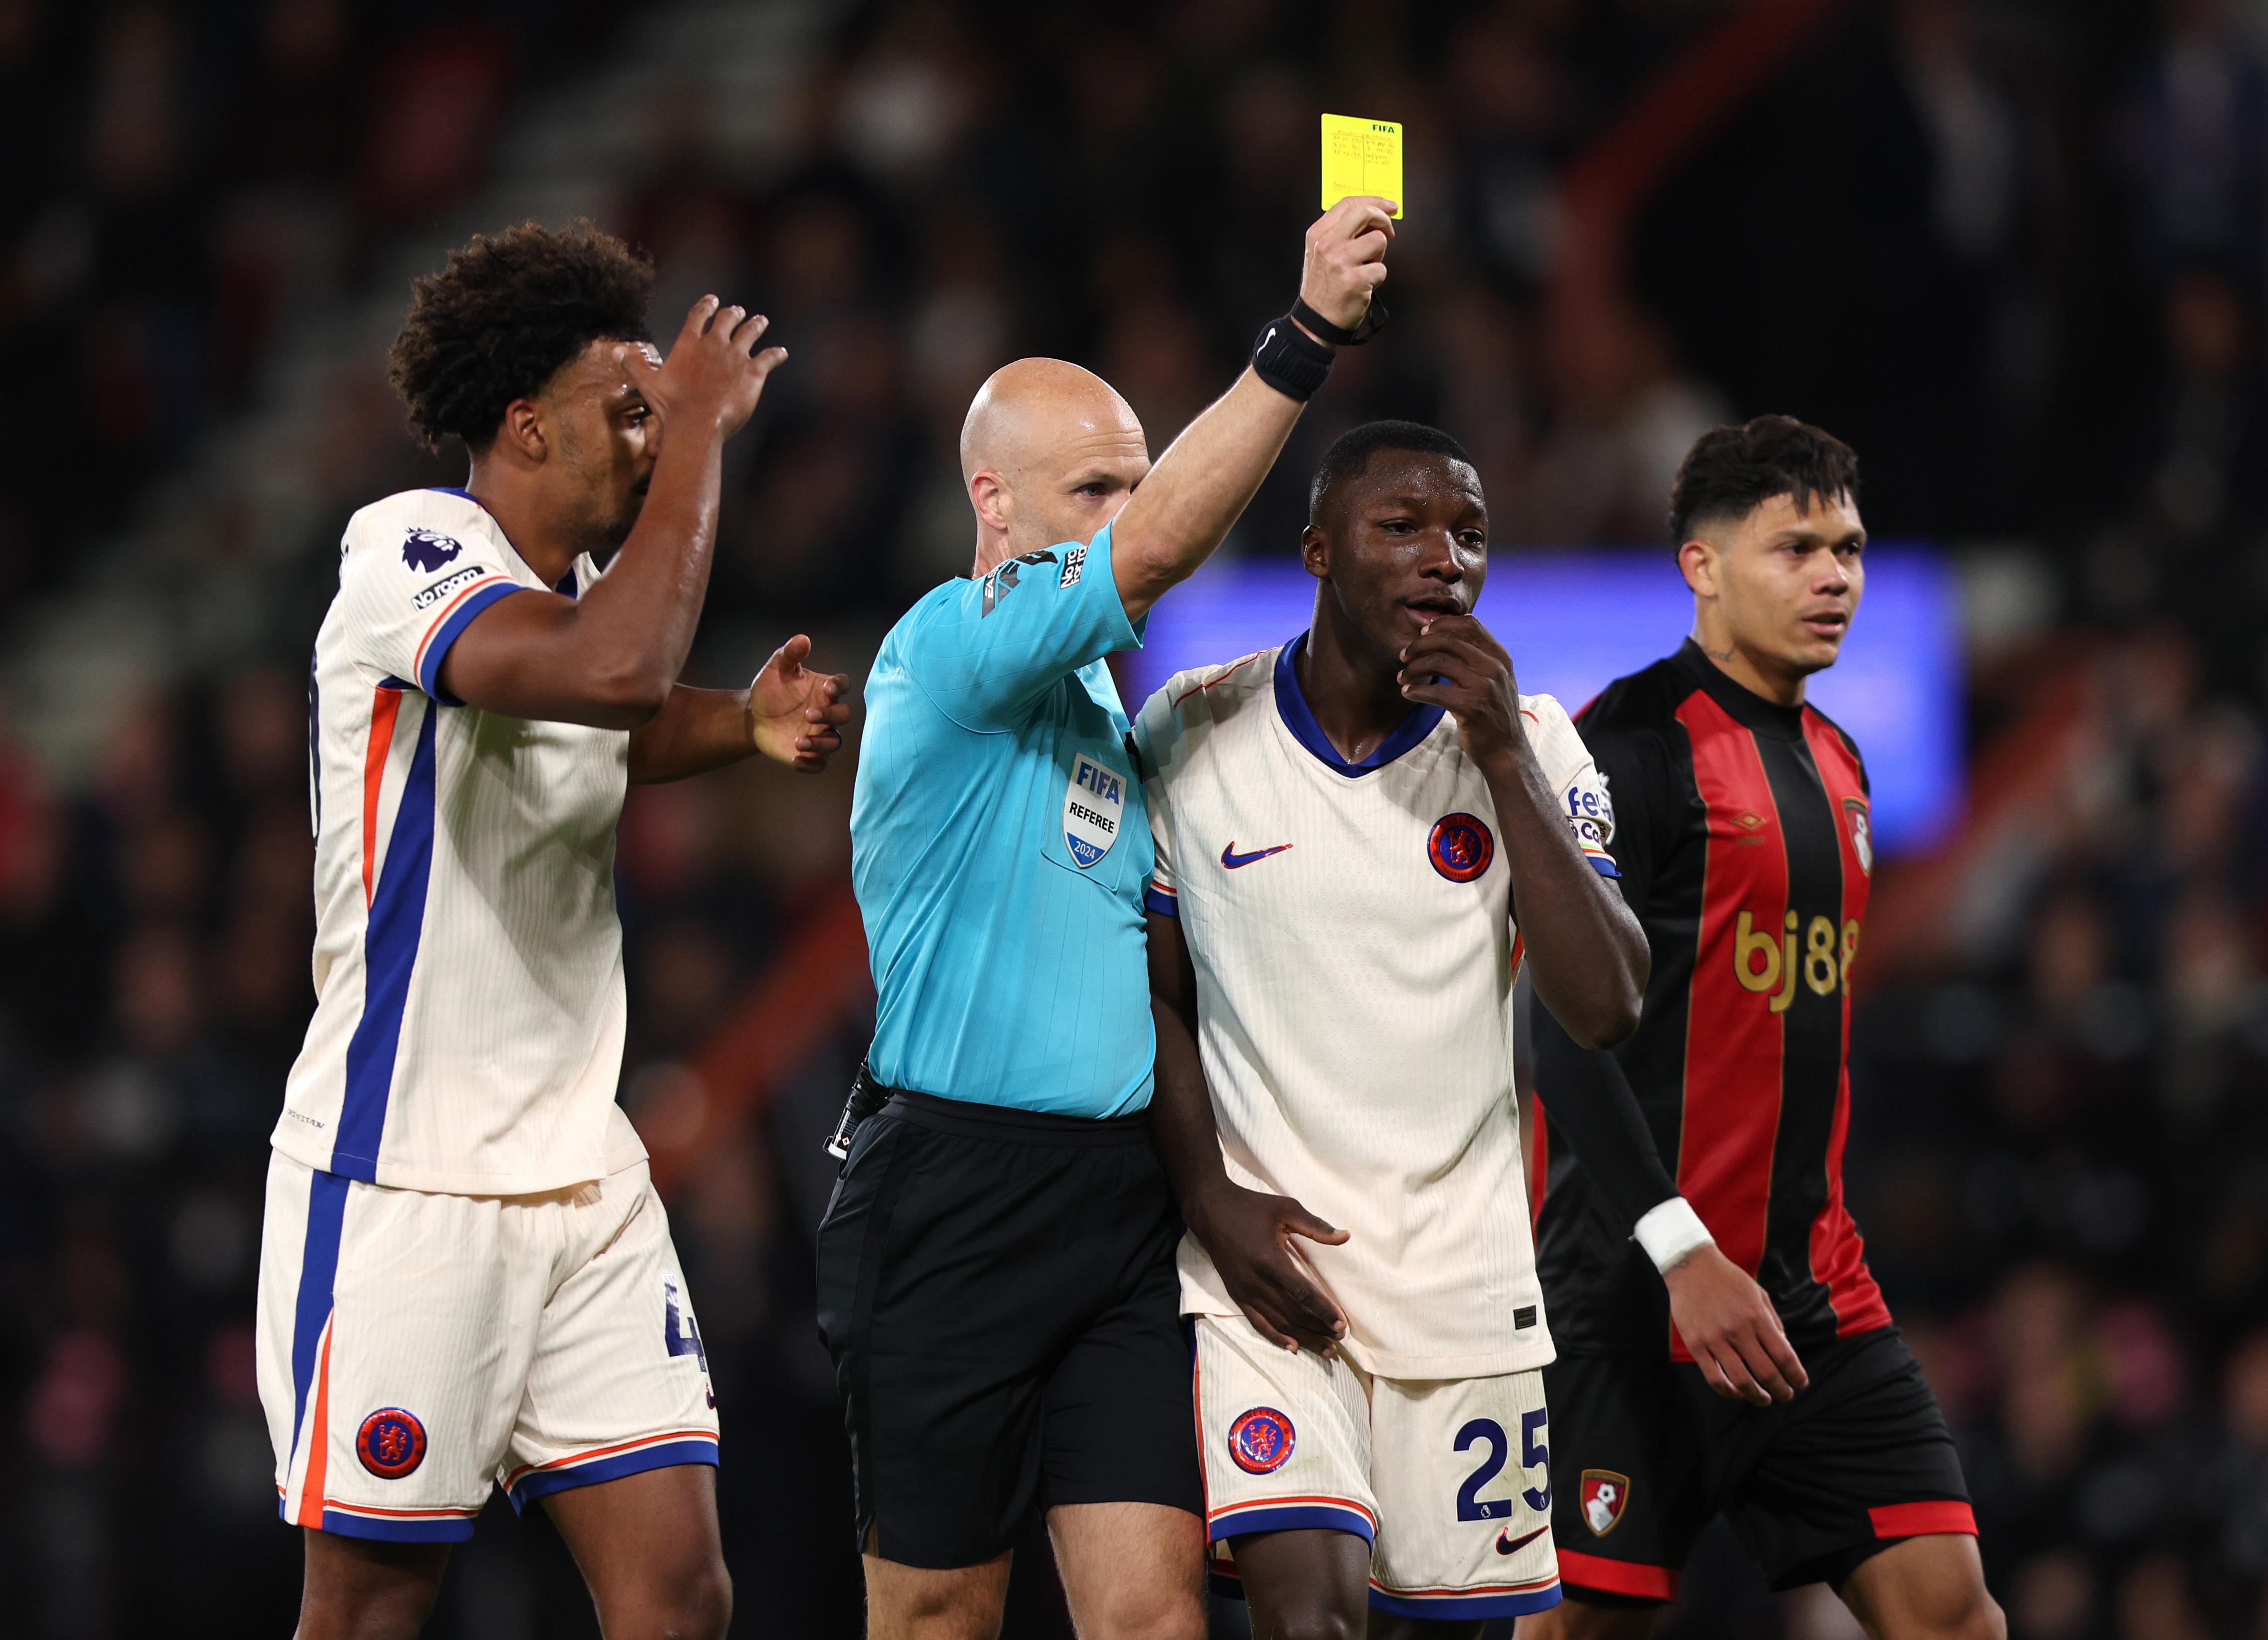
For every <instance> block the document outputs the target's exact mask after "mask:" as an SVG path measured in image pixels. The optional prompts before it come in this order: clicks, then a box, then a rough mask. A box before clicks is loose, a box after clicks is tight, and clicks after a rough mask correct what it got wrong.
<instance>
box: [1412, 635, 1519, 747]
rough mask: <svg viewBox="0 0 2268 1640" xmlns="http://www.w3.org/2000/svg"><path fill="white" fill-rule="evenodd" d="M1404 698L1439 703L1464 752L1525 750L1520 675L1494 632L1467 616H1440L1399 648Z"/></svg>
mask: <svg viewBox="0 0 2268 1640" xmlns="http://www.w3.org/2000/svg"><path fill="white" fill-rule="evenodd" d="M1400 682H1401V685H1402V694H1403V699H1405V700H1411V701H1418V702H1423V703H1424V704H1425V705H1428V706H1439V707H1441V708H1443V709H1444V710H1447V712H1448V713H1449V715H1450V716H1451V717H1454V718H1455V719H1456V720H1457V733H1458V736H1459V737H1460V738H1461V739H1462V740H1463V741H1464V743H1465V755H1466V756H1467V757H1469V758H1471V759H1472V760H1473V761H1474V762H1476V763H1478V764H1481V765H1482V766H1484V767H1485V766H1486V765H1487V764H1488V762H1489V761H1490V760H1491V759H1492V758H1494V757H1498V756H1501V755H1504V754H1509V753H1516V752H1520V751H1523V750H1525V749H1526V747H1527V745H1528V735H1527V732H1525V731H1524V730H1522V729H1521V726H1520V680H1519V678H1518V677H1517V676H1515V675H1514V673H1513V667H1512V656H1511V654H1510V653H1509V652H1507V651H1506V649H1505V647H1504V645H1503V644H1501V643H1498V642H1497V640H1496V634H1495V633H1493V632H1491V631H1490V630H1489V629H1487V628H1486V627H1484V626H1483V625H1482V624H1481V623H1480V622H1479V621H1476V620H1475V619H1474V618H1473V617H1472V616H1470V615H1442V616H1440V618H1439V619H1437V620H1435V621H1432V622H1430V623H1428V625H1427V626H1426V628H1425V630H1424V631H1422V632H1420V633H1419V634H1418V636H1416V637H1414V638H1412V639H1411V640H1410V643H1409V646H1408V647H1407V648H1405V649H1404V650H1403V651H1402V673H1401V677H1400Z"/></svg>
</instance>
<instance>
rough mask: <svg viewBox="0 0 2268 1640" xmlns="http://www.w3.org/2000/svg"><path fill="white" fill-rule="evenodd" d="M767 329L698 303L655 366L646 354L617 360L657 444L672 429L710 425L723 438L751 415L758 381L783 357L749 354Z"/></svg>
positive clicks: (740, 314) (735, 310)
mask: <svg viewBox="0 0 2268 1640" xmlns="http://www.w3.org/2000/svg"><path fill="white" fill-rule="evenodd" d="M771 322H772V321H771V320H769V319H767V318H765V317H764V316H763V315H762V313H750V312H748V310H747V309H746V308H745V307H740V306H738V305H727V304H725V303H723V302H720V301H718V298H715V297H713V296H704V297H703V298H701V299H700V300H699V301H697V302H696V303H695V304H694V305H693V308H692V311H691V312H689V313H687V314H686V316H685V325H684V327H683V328H682V329H681V330H680V331H679V332H678V333H677V340H676V341H675V342H673V343H672V344H671V346H670V349H669V357H667V358H666V359H663V360H661V361H659V363H656V362H655V359H654V357H653V350H652V349H651V348H630V347H627V346H626V347H624V348H623V349H622V351H621V352H620V353H619V354H618V355H617V357H619V358H620V359H621V360H622V365H623V369H624V370H625V371H626V372H627V373H628V374H629V376H630V380H631V381H632V382H633V383H634V384H635V385H636V386H637V389H638V391H639V392H640V393H643V394H644V397H645V401H646V403H647V405H648V406H650V407H651V408H652V410H653V413H654V414H655V416H658V417H659V418H660V421H661V425H662V432H663V436H664V437H665V438H666V437H667V435H668V430H669V428H670V425H671V423H673V422H675V423H678V424H680V425H682V426H714V427H715V429H716V430H717V432H718V436H719V437H721V438H731V437H732V436H733V434H734V433H736V432H738V431H740V429H741V427H742V426H743V425H745V424H746V423H747V419H748V417H750V416H753V415H755V411H756V401H757V400H759V399H761V398H762V397H763V392H764V382H765V379H767V378H769V377H770V375H771V373H772V371H774V370H775V369H776V368H777V366H778V365H779V364H781V363H782V362H783V361H784V360H785V359H786V357H787V349H785V348H766V349H763V350H762V352H758V351H757V349H756V344H757V343H758V342H761V341H762V339H763V335H764V332H765V331H766V330H768V329H770V327H771Z"/></svg>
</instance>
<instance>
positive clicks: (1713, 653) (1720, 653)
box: [1701, 643, 1733, 666]
mask: <svg viewBox="0 0 2268 1640" xmlns="http://www.w3.org/2000/svg"><path fill="white" fill-rule="evenodd" d="M1701 652H1702V653H1703V654H1704V655H1706V656H1707V657H1708V658H1710V659H1712V660H1713V661H1715V662H1716V663H1717V664H1718V665H1719V666H1723V665H1724V664H1725V663H1726V662H1727V661H1728V660H1730V659H1732V658H1733V648H1732V645H1730V644H1727V645H1726V646H1725V647H1724V648H1723V649H1711V648H1710V647H1709V646H1708V645H1707V644H1705V643H1704V644H1703V645H1702V646H1701Z"/></svg>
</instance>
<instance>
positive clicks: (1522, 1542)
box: [1496, 1526, 1551, 1555]
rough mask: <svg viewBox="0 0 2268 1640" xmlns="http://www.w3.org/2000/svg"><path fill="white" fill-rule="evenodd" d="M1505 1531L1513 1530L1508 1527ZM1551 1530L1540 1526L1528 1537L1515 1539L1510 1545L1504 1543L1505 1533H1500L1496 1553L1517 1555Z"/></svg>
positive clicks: (1497, 1535)
mask: <svg viewBox="0 0 2268 1640" xmlns="http://www.w3.org/2000/svg"><path fill="white" fill-rule="evenodd" d="M1505 1530H1506V1531H1507V1532H1508V1531H1510V1530H1511V1528H1510V1527H1509V1526H1507V1527H1506V1528H1505ZM1550 1530H1551V1528H1550V1527H1549V1526H1538V1527H1536V1528H1535V1531H1533V1532H1531V1533H1528V1535H1527V1536H1526V1537H1524V1538H1518V1539H1515V1540H1513V1541H1512V1542H1510V1543H1507V1542H1506V1541H1504V1533H1503V1532H1499V1533H1497V1534H1496V1552H1497V1553H1498V1554H1499V1555H1516V1554H1518V1553H1519V1552H1520V1551H1521V1549H1524V1548H1527V1547H1528V1545H1529V1544H1531V1543H1533V1542H1535V1540H1536V1539H1538V1538H1540V1537H1542V1536H1543V1534H1544V1533H1547V1532H1549V1531H1550Z"/></svg>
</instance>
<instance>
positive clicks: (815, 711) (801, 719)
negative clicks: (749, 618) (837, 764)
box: [748, 632, 851, 775]
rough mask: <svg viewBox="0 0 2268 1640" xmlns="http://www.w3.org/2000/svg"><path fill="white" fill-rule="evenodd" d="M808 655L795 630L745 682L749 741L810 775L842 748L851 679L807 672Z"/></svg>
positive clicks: (806, 643) (803, 639)
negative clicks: (847, 696)
mask: <svg viewBox="0 0 2268 1640" xmlns="http://www.w3.org/2000/svg"><path fill="white" fill-rule="evenodd" d="M810 654H811V640H810V639H809V638H807V637H806V636H804V635H803V634H802V633H800V632H799V633H797V634H796V635H795V636H793V637H792V638H790V639H788V641H787V642H786V643H783V644H781V645H780V646H779V647H778V648H777V649H776V650H774V651H772V654H771V658H770V660H767V661H766V662H764V666H763V670H762V672H759V673H756V676H755V681H754V682H752V683H751V684H749V685H748V739H750V740H751V741H753V742H754V743H755V748H756V750H758V751H759V752H762V754H764V755H765V756H766V757H769V758H770V759H771V760H772V761H773V762H775V763H785V764H786V765H787V766H788V767H789V768H791V769H799V770H801V771H802V772H803V773H805V774H806V775H815V774H817V773H818V772H819V771H820V770H821V769H824V768H826V767H827V760H828V758H829V757H831V756H833V755H834V754H836V753H837V752H839V751H841V750H842V749H843V724H847V723H849V722H850V721H851V705H850V702H847V701H845V700H844V699H843V696H844V695H847V694H848V693H849V692H850V689H851V680H850V679H849V678H848V677H847V676H845V675H844V674H843V673H839V672H814V671H812V670H811V669H810V668H808V667H806V666H805V665H804V664H803V663H804V661H805V660H806V659H807V658H809V657H810Z"/></svg>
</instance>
